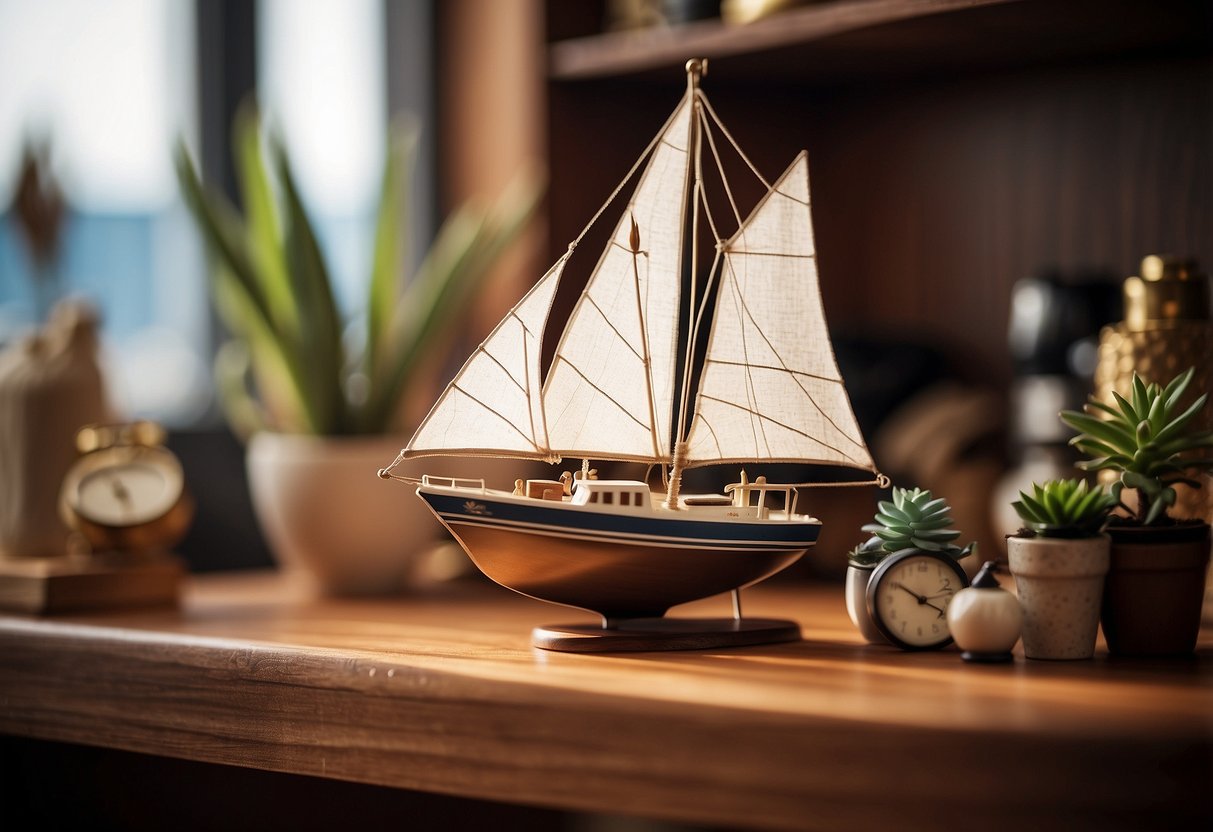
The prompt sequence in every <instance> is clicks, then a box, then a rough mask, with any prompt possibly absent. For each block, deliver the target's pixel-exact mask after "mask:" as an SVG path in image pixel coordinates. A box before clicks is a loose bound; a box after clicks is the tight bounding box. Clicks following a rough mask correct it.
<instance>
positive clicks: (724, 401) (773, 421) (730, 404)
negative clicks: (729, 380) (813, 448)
mask: <svg viewBox="0 0 1213 832" xmlns="http://www.w3.org/2000/svg"><path fill="white" fill-rule="evenodd" d="M699 395H700V397H702V398H704V399H707V400H708V401H713V402H717V403H718V404H723V405H726V406H727V407H732V408H735V409H737V410H742V411H745V412H747V413H749V414H750V415H751V416H754V417H757V418H758V420H759V421H762V422H770V423H771V424H773V425H778V426H779V427H781V428H784V429H785V430H789V431H791V432H792V433H795V434H797V435H799V436H803V437H804V438H805V439H808V440H809V441H810V442H816V443H817V444H818V445H820V446H821V447H823V448H829V449H830V450H831V451H833V452H834V453H836V454H838V455H839V456H841V457H842V458H843V459H845V460H847V461H848V462H850V463H852V464H853V465H855V466H856V467H857V468H863V469H864V470H865V471H866V470H867V466H865V465H863V464H862V463H861V462H859V460H857V459H855V457H853V456H851V455H850V454H848V453H847V452H846V451H844V450H842V449H841V448H835V447H834V446H833V445H831V444H830V443H829V442H823V441H821V440H820V439H818V438H817V437H815V436H809V434H807V433H805V432H804V431H802V430H799V429H797V428H794V427H792V426H791V425H788V424H784V423H783V422H781V421H779V420H778V419H774V418H772V417H770V416H767V415H766V414H764V413H760V412H758V411H757V410H750V409H749V408H745V407H742V406H741V405H739V404H737V403H736V402H731V401H729V400H727V399H720V398H717V397H716V396H709V395H708V394H707V393H704V392H702V391H701V392H700V393H699Z"/></svg>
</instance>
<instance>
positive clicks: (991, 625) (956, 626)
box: [948, 560, 1023, 663]
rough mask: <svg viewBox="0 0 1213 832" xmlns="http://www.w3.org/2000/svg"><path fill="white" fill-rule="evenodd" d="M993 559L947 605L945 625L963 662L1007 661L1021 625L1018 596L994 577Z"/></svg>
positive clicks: (1021, 612) (1021, 617) (1017, 639)
mask: <svg viewBox="0 0 1213 832" xmlns="http://www.w3.org/2000/svg"><path fill="white" fill-rule="evenodd" d="M997 568H998V567H997V564H995V562H994V561H992V560H991V561H986V563H985V565H983V566H982V567H981V571H979V572H978V573H977V575H976V577H974V578H973V583H972V584H971V585H970V586H969V587H968V588H966V589H962V590H960V592H957V593H956V595H955V597H953V598H952V603H951V604H949V605H948V629H950V630H951V632H952V638H953V639H954V640H955V642H956V646H957V647H959V648H960V649H961V651H962V652H961V654H960V657H961V658H962V659H964V660H965V661H966V662H986V663H996V662H1009V661H1011V658H1012V656H1011V648H1012V647H1014V646H1015V642H1017V641H1019V633H1020V630H1021V629H1022V628H1023V609H1022V608H1021V607H1020V606H1019V599H1017V598H1016V597H1015V596H1014V595H1012V594H1011V593H1009V592H1007V591H1006V590H1005V589H1003V588H1002V587H1001V586H999V584H998V579H997V578H995V577H994V572H995V570H996V569H997Z"/></svg>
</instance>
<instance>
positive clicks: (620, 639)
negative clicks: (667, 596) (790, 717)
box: [531, 618, 800, 653]
mask: <svg viewBox="0 0 1213 832" xmlns="http://www.w3.org/2000/svg"><path fill="white" fill-rule="evenodd" d="M799 639H800V627H799V625H797V624H796V622H794V621H783V620H780V619H776V618H741V619H734V618H627V619H624V620H622V621H619V622H616V623H615V624H614V625H613V626H611V627H604V626H602V625H598V626H594V625H593V624H553V625H550V626H547V627H536V628H535V630H534V631H533V632H532V633H531V643H532V644H534V645H535V646H536V647H540V648H542V649H544V650H556V651H559V652H562V653H643V652H653V651H665V650H708V649H711V648H716V647H745V646H748V645H752V644H779V643H782V642H785V641H797V640H799Z"/></svg>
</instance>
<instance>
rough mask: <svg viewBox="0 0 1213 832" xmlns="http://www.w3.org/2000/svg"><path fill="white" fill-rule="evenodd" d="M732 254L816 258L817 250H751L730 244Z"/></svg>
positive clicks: (791, 258) (802, 258)
mask: <svg viewBox="0 0 1213 832" xmlns="http://www.w3.org/2000/svg"><path fill="white" fill-rule="evenodd" d="M729 253H730V254H746V255H749V256H750V257H784V258H787V259H789V260H816V259H817V252H813V253H812V254H788V253H787V252H783V251H750V250H749V249H744V248H736V247H734V246H729Z"/></svg>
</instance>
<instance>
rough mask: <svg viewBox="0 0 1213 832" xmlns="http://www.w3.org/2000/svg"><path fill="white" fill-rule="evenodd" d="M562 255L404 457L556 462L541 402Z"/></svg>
mask: <svg viewBox="0 0 1213 832" xmlns="http://www.w3.org/2000/svg"><path fill="white" fill-rule="evenodd" d="M566 262H567V258H565V257H562V258H561V259H560V260H559V261H558V262H557V263H556V265H555V266H553V267H552V268H551V269H550V270H549V271H548V273H547V274H546V275H544V276H543V278H542V279H541V280H540V281H539V282H538V283H536V284H535V286H534V287H533V288H532V289H531V291H529V292H527V294H526V296H525V297H524V298H523V299H522V300H521V301H519V302H518V304H517V305H516V306H515V307H514V308H513V309H511V310H510V313H509V314H508V315H506V316H505V318H504V319H503V320H502V321H501V323H499V324H497V328H496V329H494V330H493V331H492V332H491V333H490V334H489V337H488V338H486V339H485V340H484V343H483V344H481V345H480V346H479V347H477V348H476V351H475V352H474V353H472V356H471V357H470V358H469V359H468V360H467V362H466V363H464V365H463V368H462V369H460V370H459V372H458V374H456V376H455V378H454V380H453V381H452V382H451V383H450V384H449V385H447V388H446V390H444V391H443V393H442V395H441V396H440V397H439V398H438V401H437V402H436V403H435V404H434V407H433V408H432V409H431V410H430V413H429V415H428V416H426V418H425V421H423V422H422V423H421V427H419V428H418V429H417V432H416V433H415V434H414V435H413V438H412V439H411V440H410V441H409V444H408V447H407V448H405V456H406V457H413V456H430V455H453V454H470V455H490V456H509V457H516V458H522V459H527V458H530V459H545V460H549V461H554V457H553V456H552V453H551V451H550V445H549V443H548V439H547V426H546V423H545V420H544V415H543V407H542V404H541V399H540V382H541V378H542V377H541V375H540V369H539V353H540V349H541V346H542V342H543V327H544V324H545V323H546V322H547V317H548V311H549V310H550V309H551V306H552V298H553V296H554V295H555V294H556V286H557V285H558V283H559V281H560V274H561V272H562V271H564V264H565V263H566Z"/></svg>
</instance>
